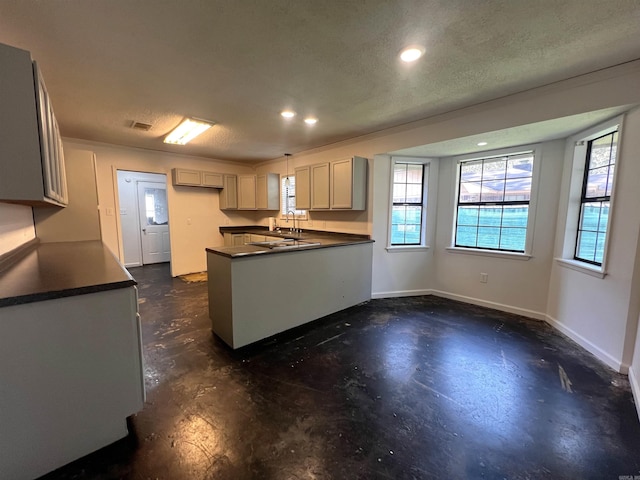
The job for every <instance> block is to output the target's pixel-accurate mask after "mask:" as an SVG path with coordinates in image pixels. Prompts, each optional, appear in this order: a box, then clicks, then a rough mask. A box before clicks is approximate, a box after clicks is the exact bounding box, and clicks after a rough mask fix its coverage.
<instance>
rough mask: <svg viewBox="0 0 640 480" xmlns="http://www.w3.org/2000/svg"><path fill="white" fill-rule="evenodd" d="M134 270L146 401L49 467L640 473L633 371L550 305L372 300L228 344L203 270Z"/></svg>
mask: <svg viewBox="0 0 640 480" xmlns="http://www.w3.org/2000/svg"><path fill="white" fill-rule="evenodd" d="M131 273H132V274H133V276H134V277H135V278H136V280H138V282H139V295H140V314H141V316H142V322H143V343H144V351H145V361H146V370H145V373H146V379H145V381H146V388H147V402H146V404H145V407H144V410H143V411H142V412H140V413H139V414H137V415H135V416H134V417H133V418H131V421H130V427H131V432H132V433H131V435H130V436H129V437H128V438H126V439H124V440H122V441H119V442H117V443H115V444H113V445H111V446H109V447H106V448H104V449H102V450H100V451H98V452H96V453H94V454H92V455H89V456H87V457H84V458H82V459H80V460H78V461H76V462H74V463H72V464H70V465H67V466H66V467H63V468H61V469H59V470H57V471H55V472H53V473H51V474H49V475H46V476H45V477H42V478H43V479H47V480H53V479H119V478H123V479H145V480H146V479H220V480H226V479H229V480H231V479H233V480H242V479H278V480H280V479H286V480H289V479H476V478H477V479H500V480H502V479H572V480H575V479H580V480H584V479H613V480H618V479H619V478H620V477H621V476H631V478H633V476H634V475H640V422H639V421H638V417H637V414H636V409H635V406H634V404H633V400H632V396H631V393H630V389H629V382H628V380H627V378H626V377H625V376H623V375H619V374H616V373H614V372H612V371H611V370H610V369H608V368H607V367H605V366H603V365H602V364H601V363H600V362H598V361H597V360H596V359H595V358H594V357H592V356H591V355H590V354H588V353H586V352H585V351H584V350H583V349H581V348H580V347H578V346H577V345H576V344H574V343H573V342H571V341H570V340H568V339H567V338H565V337H563V336H561V335H560V334H559V333H557V332H556V331H554V330H553V329H552V328H551V327H549V326H548V325H546V324H544V323H542V322H537V321H532V320H528V319H525V318H523V317H519V316H516V315H510V314H505V313H501V312H497V311H493V310H489V309H486V308H481V307H476V306H472V305H466V304H463V303H458V302H454V301H451V300H446V299H442V298H438V297H432V296H429V297H410V298H400V299H386V300H373V301H371V302H368V303H366V304H363V305H359V306H356V307H353V308H351V309H349V310H346V311H343V312H340V313H338V314H335V315H331V316H329V317H326V318H324V319H322V320H320V321H318V322H315V323H314V324H312V325H307V326H304V327H301V328H298V329H296V330H294V331H291V332H289V333H287V334H284V335H281V336H278V337H277V338H274V339H271V340H269V341H266V342H263V343H261V344H259V345H255V346H251V347H248V348H246V349H243V350H240V351H231V350H230V349H229V348H228V347H227V346H226V345H224V344H223V343H222V341H220V340H219V339H217V338H215V337H214V336H213V335H212V334H211V330H210V323H209V319H208V314H207V291H206V283H205V282H193V283H189V282H186V281H184V280H182V279H172V278H170V276H169V268H168V265H166V264H164V265H153V266H146V267H141V268H135V269H131ZM283 301H286V299H283ZM623 478H624V477H623Z"/></svg>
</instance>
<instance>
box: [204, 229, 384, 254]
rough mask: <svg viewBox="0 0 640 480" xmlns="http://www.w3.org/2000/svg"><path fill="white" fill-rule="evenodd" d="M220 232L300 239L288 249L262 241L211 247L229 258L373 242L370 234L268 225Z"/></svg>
mask: <svg viewBox="0 0 640 480" xmlns="http://www.w3.org/2000/svg"><path fill="white" fill-rule="evenodd" d="M220 233H223V234H224V233H246V234H252V235H265V236H268V237H274V238H276V237H277V238H281V239H282V240H286V239H294V240H297V241H299V242H300V243H299V245H297V246H296V247H295V248H291V247H288V248H286V249H280V248H269V247H267V246H261V245H257V244H258V243H261V242H251V243H248V244H245V245H238V246H233V247H211V248H207V249H206V250H207V252H209V253H214V254H217V255H222V256H226V257H229V258H236V257H246V256H252V255H261V254H276V253H285V252H290V251H291V250H292V249H294V250H302V249H304V250H310V249H316V248H327V247H337V246H344V245H354V244H359V243H373V240H371V239H370V238H369V236H368V235H356V234H350V233H337V232H324V231H317V230H305V231H303V232H287V231H286V230H281V231H269V230H268V229H267V228H266V227H220Z"/></svg>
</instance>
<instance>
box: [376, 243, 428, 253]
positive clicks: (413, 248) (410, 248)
mask: <svg viewBox="0 0 640 480" xmlns="http://www.w3.org/2000/svg"><path fill="white" fill-rule="evenodd" d="M429 248H431V247H429V245H407V246H403V245H393V246H389V247H385V250H386V251H387V252H389V253H404V252H424V251H426V250H429Z"/></svg>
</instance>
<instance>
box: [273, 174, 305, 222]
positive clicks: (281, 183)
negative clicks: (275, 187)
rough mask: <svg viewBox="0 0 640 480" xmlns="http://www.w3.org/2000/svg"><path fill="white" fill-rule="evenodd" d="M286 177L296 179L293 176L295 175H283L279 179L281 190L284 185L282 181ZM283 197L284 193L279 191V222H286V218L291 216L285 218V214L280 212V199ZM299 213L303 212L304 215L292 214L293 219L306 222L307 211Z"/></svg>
mask: <svg viewBox="0 0 640 480" xmlns="http://www.w3.org/2000/svg"><path fill="white" fill-rule="evenodd" d="M287 177H288V178H296V176H295V175H285V176H284V177H281V178H280V188H281V189H282V188H284V187H283V183H284V181H285V179H286V178H287ZM283 196H284V193H283V192H282V191H281V193H280V211H279V212H278V219H279V220H283V221H286V220H287V218H291V215H289V216H287V214H286V213H283V212H282V197H283ZM301 211H302V212H304V213H296V214H294V215H293V216H294V218H295V219H296V220H307V211H306V210H301Z"/></svg>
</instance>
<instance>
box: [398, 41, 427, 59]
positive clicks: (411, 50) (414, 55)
mask: <svg viewBox="0 0 640 480" xmlns="http://www.w3.org/2000/svg"><path fill="white" fill-rule="evenodd" d="M423 54H424V47H422V46H420V45H411V46H409V47H407V48H405V49H403V50H402V51H401V52H400V60H402V61H403V62H407V63H410V62H415V61H416V60H418V59H419V58H420V57H421V56H422V55H423Z"/></svg>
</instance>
